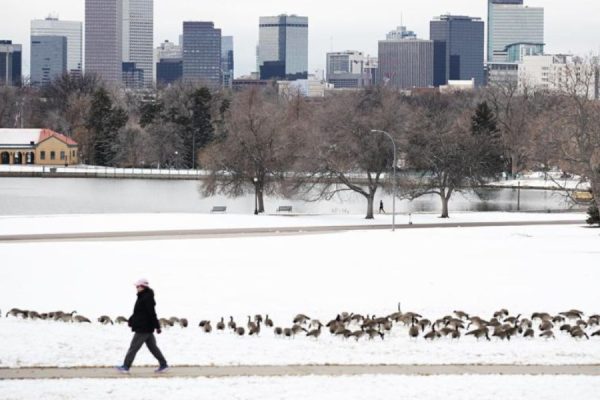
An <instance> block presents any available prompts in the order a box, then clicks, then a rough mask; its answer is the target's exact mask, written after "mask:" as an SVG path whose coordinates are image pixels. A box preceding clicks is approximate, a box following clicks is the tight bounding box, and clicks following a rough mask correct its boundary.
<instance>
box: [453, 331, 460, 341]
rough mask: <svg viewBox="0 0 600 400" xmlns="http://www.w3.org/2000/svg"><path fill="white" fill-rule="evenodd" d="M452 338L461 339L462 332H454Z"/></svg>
mask: <svg viewBox="0 0 600 400" xmlns="http://www.w3.org/2000/svg"><path fill="white" fill-rule="evenodd" d="M451 336H452V339H460V331H459V330H458V329H456V330H454V331H452V333H451Z"/></svg>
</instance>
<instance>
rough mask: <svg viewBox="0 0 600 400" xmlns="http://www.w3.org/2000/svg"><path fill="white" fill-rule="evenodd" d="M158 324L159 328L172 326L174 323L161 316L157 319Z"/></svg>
mask: <svg viewBox="0 0 600 400" xmlns="http://www.w3.org/2000/svg"><path fill="white" fill-rule="evenodd" d="M158 325H159V326H160V327H161V328H167V327H172V326H173V325H174V324H173V323H172V322H171V321H169V320H168V319H166V318H161V319H159V320H158Z"/></svg>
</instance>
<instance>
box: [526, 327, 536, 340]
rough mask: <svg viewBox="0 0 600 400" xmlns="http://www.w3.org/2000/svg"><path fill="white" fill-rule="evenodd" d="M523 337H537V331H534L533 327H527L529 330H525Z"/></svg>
mask: <svg viewBox="0 0 600 400" xmlns="http://www.w3.org/2000/svg"><path fill="white" fill-rule="evenodd" d="M523 337H526V338H533V337H535V332H534V331H533V329H531V328H527V330H526V331H525V333H524V334H523Z"/></svg>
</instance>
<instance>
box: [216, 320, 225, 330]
mask: <svg viewBox="0 0 600 400" xmlns="http://www.w3.org/2000/svg"><path fill="white" fill-rule="evenodd" d="M217 330H218V331H224V330H225V322H224V320H223V317H221V320H220V321H219V322H217Z"/></svg>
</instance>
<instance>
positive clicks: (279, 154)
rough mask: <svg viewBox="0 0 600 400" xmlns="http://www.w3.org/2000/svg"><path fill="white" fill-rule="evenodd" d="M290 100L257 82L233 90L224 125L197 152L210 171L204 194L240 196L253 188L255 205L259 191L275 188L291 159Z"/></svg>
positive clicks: (261, 197) (260, 208)
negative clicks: (209, 143) (259, 85)
mask: <svg viewBox="0 0 600 400" xmlns="http://www.w3.org/2000/svg"><path fill="white" fill-rule="evenodd" d="M289 110H290V106H289V103H288V102H287V101H285V100H283V99H281V98H279V97H277V96H272V95H269V94H268V93H265V92H264V91H263V90H261V89H258V88H251V89H249V90H248V91H245V92H242V93H239V94H237V95H236V96H235V97H234V99H233V101H232V102H231V105H230V107H229V109H228V110H227V111H226V113H225V114H226V115H225V121H224V124H223V131H222V132H220V133H219V134H218V136H217V138H216V140H215V142H214V143H213V144H212V145H210V146H208V147H207V148H206V149H205V150H204V151H203V152H202V153H201V155H200V160H201V162H202V165H204V166H205V167H206V168H207V169H208V170H209V171H210V172H211V173H210V177H209V179H208V180H207V181H206V183H205V188H204V189H205V193H206V194H207V195H210V194H214V193H216V192H218V193H223V194H226V195H228V196H234V197H235V196H241V195H243V194H245V193H247V192H248V191H250V190H254V193H255V195H256V196H257V198H258V211H259V212H264V211H265V207H264V195H265V194H271V193H274V192H275V191H277V187H278V184H279V183H281V182H282V181H283V179H284V177H285V174H286V172H288V171H289V170H290V168H291V165H292V162H291V160H292V157H293V151H294V146H293V145H291V142H290V139H291V135H289V132H290V130H289V129H288V127H289V124H290V120H289V118H290V113H289Z"/></svg>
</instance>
